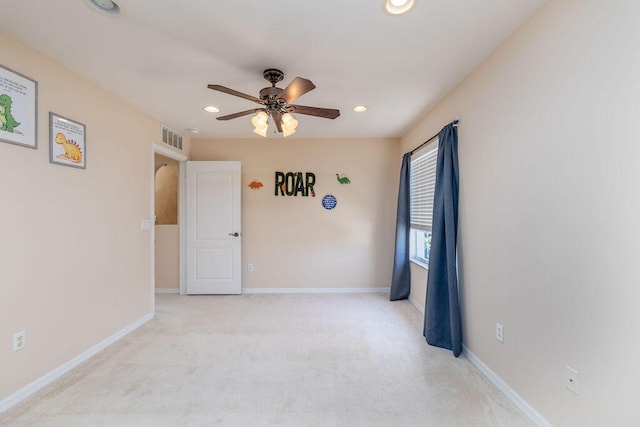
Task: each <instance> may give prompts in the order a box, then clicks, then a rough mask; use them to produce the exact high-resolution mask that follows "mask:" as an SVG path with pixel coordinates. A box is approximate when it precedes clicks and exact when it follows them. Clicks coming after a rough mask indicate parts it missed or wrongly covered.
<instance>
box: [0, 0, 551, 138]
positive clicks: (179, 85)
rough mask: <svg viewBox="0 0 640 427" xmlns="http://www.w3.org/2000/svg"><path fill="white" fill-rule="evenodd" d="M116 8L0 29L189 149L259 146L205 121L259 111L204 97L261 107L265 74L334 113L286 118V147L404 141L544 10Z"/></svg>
mask: <svg viewBox="0 0 640 427" xmlns="http://www.w3.org/2000/svg"><path fill="white" fill-rule="evenodd" d="M116 1H117V3H118V4H119V5H120V7H121V8H122V9H123V10H124V15H122V16H120V17H115V18H114V17H109V16H104V15H101V14H98V13H97V12H95V11H94V10H93V9H91V8H90V7H89V6H88V5H87V4H86V3H85V0H65V1H46V2H45V1H43V0H20V1H15V0H0V10H3V11H4V12H3V13H0V29H1V30H2V31H4V32H6V33H8V34H10V35H12V36H14V37H16V38H17V39H19V40H21V41H23V42H24V43H26V44H28V45H30V46H32V47H34V48H36V49H38V50H39V51H41V52H43V53H44V54H46V55H48V56H50V57H52V58H54V59H55V60H56V61H57V62H59V63H61V64H63V65H64V66H66V67H67V68H69V69H71V70H73V71H74V72H76V73H78V74H80V75H82V76H85V77H86V78H88V79H89V80H92V81H94V82H95V83H97V84H98V85H100V86H102V87H103V88H105V89H107V90H108V91H110V92H112V93H114V94H116V95H118V96H119V97H121V98H123V99H125V100H126V101H128V102H129V103H131V104H133V105H135V106H137V107H138V108H140V109H141V110H143V111H145V112H147V113H148V114H150V115H151V116H153V117H155V118H157V119H158V120H160V121H162V122H163V123H164V124H166V125H167V126H169V127H171V128H173V129H175V130H177V131H179V132H182V133H186V132H185V129H186V128H199V129H200V134H199V135H198V136H197V137H198V138H200V137H204V138H247V137H256V138H259V137H257V136H255V135H254V134H253V133H252V132H251V130H252V127H251V125H250V118H251V116H246V117H242V118H238V119H234V120H230V121H226V122H224V121H218V120H215V117H216V116H222V115H226V114H231V113H235V112H238V111H242V110H247V109H249V108H253V107H256V106H258V105H257V104H254V103H252V102H251V101H248V100H245V99H242V98H236V97H233V96H230V95H227V94H224V93H219V92H215V91H212V90H210V89H207V84H209V83H213V84H220V85H223V86H227V87H230V88H232V89H235V90H238V91H241V92H244V93H247V94H250V95H253V96H258V92H259V90H260V89H261V88H263V87H267V86H269V85H270V83H268V82H267V81H266V80H264V79H263V78H262V71H263V70H264V69H266V68H279V69H281V70H282V71H284V73H285V78H284V80H283V81H282V82H281V83H280V84H278V86H279V87H282V88H284V87H285V86H286V85H287V84H288V83H289V82H290V81H291V80H292V79H293V78H294V77H296V76H300V77H305V78H307V79H310V80H311V81H313V82H314V83H315V85H316V86H317V87H316V89H315V90H313V91H311V92H309V93H307V94H306V95H304V96H303V97H301V98H299V99H298V100H296V101H295V103H297V104H302V105H309V106H316V107H325V108H338V109H340V111H341V113H342V115H341V116H340V117H338V118H337V119H335V120H327V119H322V118H316V117H310V116H303V115H297V116H296V118H297V119H298V120H299V122H300V125H299V127H298V132H297V133H296V135H295V136H293V137H298V138H339V137H347V138H355V137H400V136H402V135H403V134H404V133H405V132H406V131H407V130H408V129H409V127H410V126H411V125H412V124H413V123H414V122H415V121H416V120H418V119H419V118H420V117H421V116H422V115H423V114H424V113H425V112H427V111H428V110H429V109H431V108H432V107H433V106H434V105H435V104H436V103H437V102H438V101H439V100H440V99H442V97H443V96H444V95H446V94H447V93H448V92H449V91H450V90H451V89H453V88H454V87H455V86H456V85H457V84H458V83H459V82H460V81H461V80H462V79H463V78H464V77H465V76H466V75H468V74H469V73H470V72H471V71H473V69H474V68H476V67H477V66H478V65H479V64H480V63H481V62H482V61H483V60H484V59H485V58H486V57H487V56H488V55H489V54H490V53H491V52H492V51H493V50H494V49H495V48H496V47H497V46H498V45H499V44H500V43H501V42H502V41H504V40H505V39H506V38H507V37H508V36H509V35H510V34H511V33H512V32H513V31H514V30H515V29H516V28H518V27H519V26H520V25H521V24H522V23H523V22H524V21H525V20H526V19H527V18H528V17H529V16H531V15H532V14H533V13H535V11H536V10H537V9H538V8H539V7H540V6H541V5H542V3H544V1H545V0H416V5H415V7H414V9H413V10H412V11H411V12H409V13H408V14H406V15H403V16H389V15H387V14H385V13H383V11H382V3H383V0H322V1H320V0H316V1H311V0H306V1H302V0H271V1H264V0H229V1H223V0H188V1H185V0H182V1H179V0H116ZM5 61H6V59H5ZM3 65H7V64H3ZM17 71H19V70H17ZM31 77H33V76H31ZM36 79H37V78H36ZM207 104H214V105H216V106H218V107H220V108H221V112H220V113H216V114H211V113H205V112H204V111H203V110H202V107H203V106H204V105H207ZM356 104H366V105H368V106H369V111H368V112H366V113H360V114H356V113H354V112H352V111H351V107H353V106H354V105H356ZM60 113H61V114H63V113H64V112H62V111H61V112H60ZM77 119H78V120H82V118H80V117H79V118H77ZM452 119H453V117H452ZM270 130H271V129H270ZM277 137H278V138H279V137H280V136H277ZM293 137H292V138H293Z"/></svg>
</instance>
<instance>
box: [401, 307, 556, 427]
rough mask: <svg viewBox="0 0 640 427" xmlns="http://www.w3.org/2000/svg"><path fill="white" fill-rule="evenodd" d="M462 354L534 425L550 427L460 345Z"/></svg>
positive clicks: (476, 357) (494, 374)
mask: <svg viewBox="0 0 640 427" xmlns="http://www.w3.org/2000/svg"><path fill="white" fill-rule="evenodd" d="M409 302H410V303H411V304H413V306H414V307H415V308H416V309H417V310H418V311H419V312H420V313H422V314H424V308H422V307H421V306H419V305H418V304H417V302H416V300H415V299H413V298H412V297H409ZM462 354H463V355H464V356H465V357H466V358H467V359H469V361H470V362H471V363H472V364H473V365H474V366H475V367H476V368H478V370H479V371H480V372H482V374H483V375H484V376H485V377H487V379H488V380H489V381H491V382H492V383H493V384H494V385H495V386H496V387H498V389H499V390H500V391H501V392H502V393H503V394H504V395H505V396H507V399H509V400H510V401H511V402H513V404H514V405H516V406H517V407H518V409H520V410H521V411H522V412H523V413H524V414H525V415H526V416H527V418H529V419H530V420H531V421H532V422H533V423H534V424H535V425H537V426H540V427H552V425H551V423H550V422H549V421H547V420H546V419H544V417H543V416H542V415H540V414H539V413H538V412H537V411H536V410H535V409H534V408H533V407H532V406H531V405H529V404H528V403H527V401H526V400H524V399H523V398H522V397H520V395H519V394H518V393H516V392H515V391H513V389H512V388H511V387H509V386H508V385H507V384H506V383H505V382H504V381H503V380H502V378H500V377H499V376H498V374H496V373H495V372H493V371H492V370H491V369H490V368H489V367H488V366H487V365H485V363H484V362H483V361H482V360H480V358H479V357H478V356H476V355H475V354H473V352H472V351H471V350H469V349H468V348H467V346H466V345H464V344H462Z"/></svg>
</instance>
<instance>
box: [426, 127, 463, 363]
mask: <svg viewBox="0 0 640 427" xmlns="http://www.w3.org/2000/svg"><path fill="white" fill-rule="evenodd" d="M438 138H439V142H438V163H437V166H436V189H435V194H434V200H433V222H432V232H431V252H430V255H429V274H428V277H427V298H426V302H425V316H424V336H425V338H426V339H427V342H428V343H429V344H431V345H434V346H437V347H442V348H446V349H449V350H451V351H453V355H454V356H455V357H458V355H459V354H460V352H461V350H462V325H461V321H460V303H459V300H458V273H457V268H456V244H457V232H458V129H457V127H456V125H455V122H452V123H450V124H448V125H447V126H445V127H444V128H442V130H441V131H440V133H439V134H438Z"/></svg>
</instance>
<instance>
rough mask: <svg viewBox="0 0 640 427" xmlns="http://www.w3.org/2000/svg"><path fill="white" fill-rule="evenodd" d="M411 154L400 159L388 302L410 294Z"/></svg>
mask: <svg viewBox="0 0 640 427" xmlns="http://www.w3.org/2000/svg"><path fill="white" fill-rule="evenodd" d="M410 167H411V153H406V154H405V155H404V156H403V157H402V168H401V169H400V189H399V191H398V211H397V214H396V249H395V255H394V258H393V275H392V276H391V293H390V296H389V300H391V301H396V300H401V299H407V298H409V293H410V292H411V270H410V266H409V231H410V229H411V219H410V212H409V210H410V207H409V194H410V191H409V190H410V186H409V184H410V177H409V174H410Z"/></svg>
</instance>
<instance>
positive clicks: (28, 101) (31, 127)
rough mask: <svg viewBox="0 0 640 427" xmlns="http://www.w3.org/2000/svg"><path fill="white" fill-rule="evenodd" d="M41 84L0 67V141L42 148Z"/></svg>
mask: <svg viewBox="0 0 640 427" xmlns="http://www.w3.org/2000/svg"><path fill="white" fill-rule="evenodd" d="M37 103H38V83H37V82H36V81H35V80H31V79H30V78H28V77H26V76H23V75H22V74H19V73H16V72H15V71H13V70H10V69H8V68H5V67H3V66H1V65H0V141H3V142H8V143H11V144H16V145H23V146H25V147H29V148H38V135H37V130H38V126H37V121H38V106H37Z"/></svg>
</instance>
